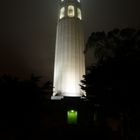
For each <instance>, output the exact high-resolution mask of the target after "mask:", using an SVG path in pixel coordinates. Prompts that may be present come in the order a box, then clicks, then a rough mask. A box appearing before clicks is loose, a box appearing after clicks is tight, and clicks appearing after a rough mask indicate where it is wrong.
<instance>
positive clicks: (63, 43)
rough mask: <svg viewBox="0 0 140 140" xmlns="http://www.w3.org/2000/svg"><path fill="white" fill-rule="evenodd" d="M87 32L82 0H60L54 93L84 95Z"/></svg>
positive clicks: (68, 95) (67, 95)
mask: <svg viewBox="0 0 140 140" xmlns="http://www.w3.org/2000/svg"><path fill="white" fill-rule="evenodd" d="M83 51H84V33H83V27H82V13H81V4H80V0H60V7H59V17H58V23H57V34H56V46H55V65H54V85H53V86H54V92H53V96H52V97H54V96H56V95H57V94H58V95H61V96H66V97H81V96H82V95H83V94H84V93H83V92H82V91H81V89H80V86H79V85H80V81H81V80H82V76H83V75H84V74H85V58H84V53H83Z"/></svg>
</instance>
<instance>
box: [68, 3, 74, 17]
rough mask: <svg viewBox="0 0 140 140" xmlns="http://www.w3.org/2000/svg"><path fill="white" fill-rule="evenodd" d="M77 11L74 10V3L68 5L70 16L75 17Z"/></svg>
mask: <svg viewBox="0 0 140 140" xmlns="http://www.w3.org/2000/svg"><path fill="white" fill-rule="evenodd" d="M74 15H75V12H74V6H73V5H69V6H68V16H69V17H74Z"/></svg>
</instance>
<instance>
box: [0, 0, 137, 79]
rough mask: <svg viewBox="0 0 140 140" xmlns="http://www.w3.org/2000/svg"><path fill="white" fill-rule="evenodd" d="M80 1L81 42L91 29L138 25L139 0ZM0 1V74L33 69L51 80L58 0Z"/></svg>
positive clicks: (22, 73)
mask: <svg viewBox="0 0 140 140" xmlns="http://www.w3.org/2000/svg"><path fill="white" fill-rule="evenodd" d="M81 3H82V8H83V18H84V30H85V42H86V41H87V38H88V36H89V35H90V34H91V33H92V32H93V31H103V30H104V31H109V30H112V29H113V28H116V27H117V28H125V27H133V28H140V0H81ZM0 5H1V8H0V9H1V10H0V11H1V12H0V13H1V14H2V15H0V17H1V20H0V21H1V22H0V74H3V73H9V74H12V75H16V76H19V77H21V78H23V77H24V78H27V77H28V76H29V75H30V74H31V73H35V74H37V75H41V76H43V79H47V80H52V78H53V65H54V49H55V35H56V23H57V16H58V14H57V13H58V0H2V1H1V3H0ZM87 60H88V61H87V62H89V61H90V59H89V58H87ZM87 65H88V63H87Z"/></svg>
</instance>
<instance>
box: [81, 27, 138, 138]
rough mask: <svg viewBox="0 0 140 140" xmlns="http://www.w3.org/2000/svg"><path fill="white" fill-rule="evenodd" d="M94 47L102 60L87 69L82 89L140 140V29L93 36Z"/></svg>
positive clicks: (128, 133)
mask: <svg viewBox="0 0 140 140" xmlns="http://www.w3.org/2000/svg"><path fill="white" fill-rule="evenodd" d="M90 47H94V49H95V52H94V53H95V56H96V58H97V59H98V62H97V64H96V65H94V66H91V67H89V68H88V69H87V73H86V75H84V80H82V81H81V82H82V83H83V85H81V88H82V89H83V90H85V91H86V93H87V96H88V97H89V98H91V100H92V102H93V103H94V104H95V105H96V104H98V105H99V106H100V108H101V110H102V115H103V114H104V115H105V116H106V115H107V116H108V115H109V116H116V117H119V118H122V119H123V124H124V125H123V128H125V129H124V130H125V137H126V136H127V137H130V138H131V139H136V137H138V135H139V133H138V129H137V128H138V125H139V124H140V121H139V119H138V118H139V117H140V112H139V109H138V108H139V107H140V103H139V100H138V96H139V92H140V89H139V87H140V83H139V79H140V68H139V67H140V30H135V29H129V28H126V29H122V30H119V29H115V30H113V31H110V32H108V33H105V32H97V33H92V35H91V36H90V38H89V40H88V43H87V48H86V49H90Z"/></svg>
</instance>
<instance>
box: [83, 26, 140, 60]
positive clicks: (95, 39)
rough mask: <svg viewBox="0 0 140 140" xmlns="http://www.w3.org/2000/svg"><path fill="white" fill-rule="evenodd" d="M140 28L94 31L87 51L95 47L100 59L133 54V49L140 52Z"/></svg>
mask: <svg viewBox="0 0 140 140" xmlns="http://www.w3.org/2000/svg"><path fill="white" fill-rule="evenodd" d="M139 46H140V30H135V29H133V28H124V29H122V30H120V29H114V30H112V31H109V32H104V31H103V32H93V33H92V34H91V36H90V37H89V39H88V41H87V44H86V49H85V52H87V51H88V50H89V49H90V48H91V47H92V48H94V54H93V55H94V56H95V58H96V59H97V60H98V61H102V60H107V59H109V58H112V57H116V56H126V55H129V54H130V55H131V53H132V51H137V53H140V47H139Z"/></svg>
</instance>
